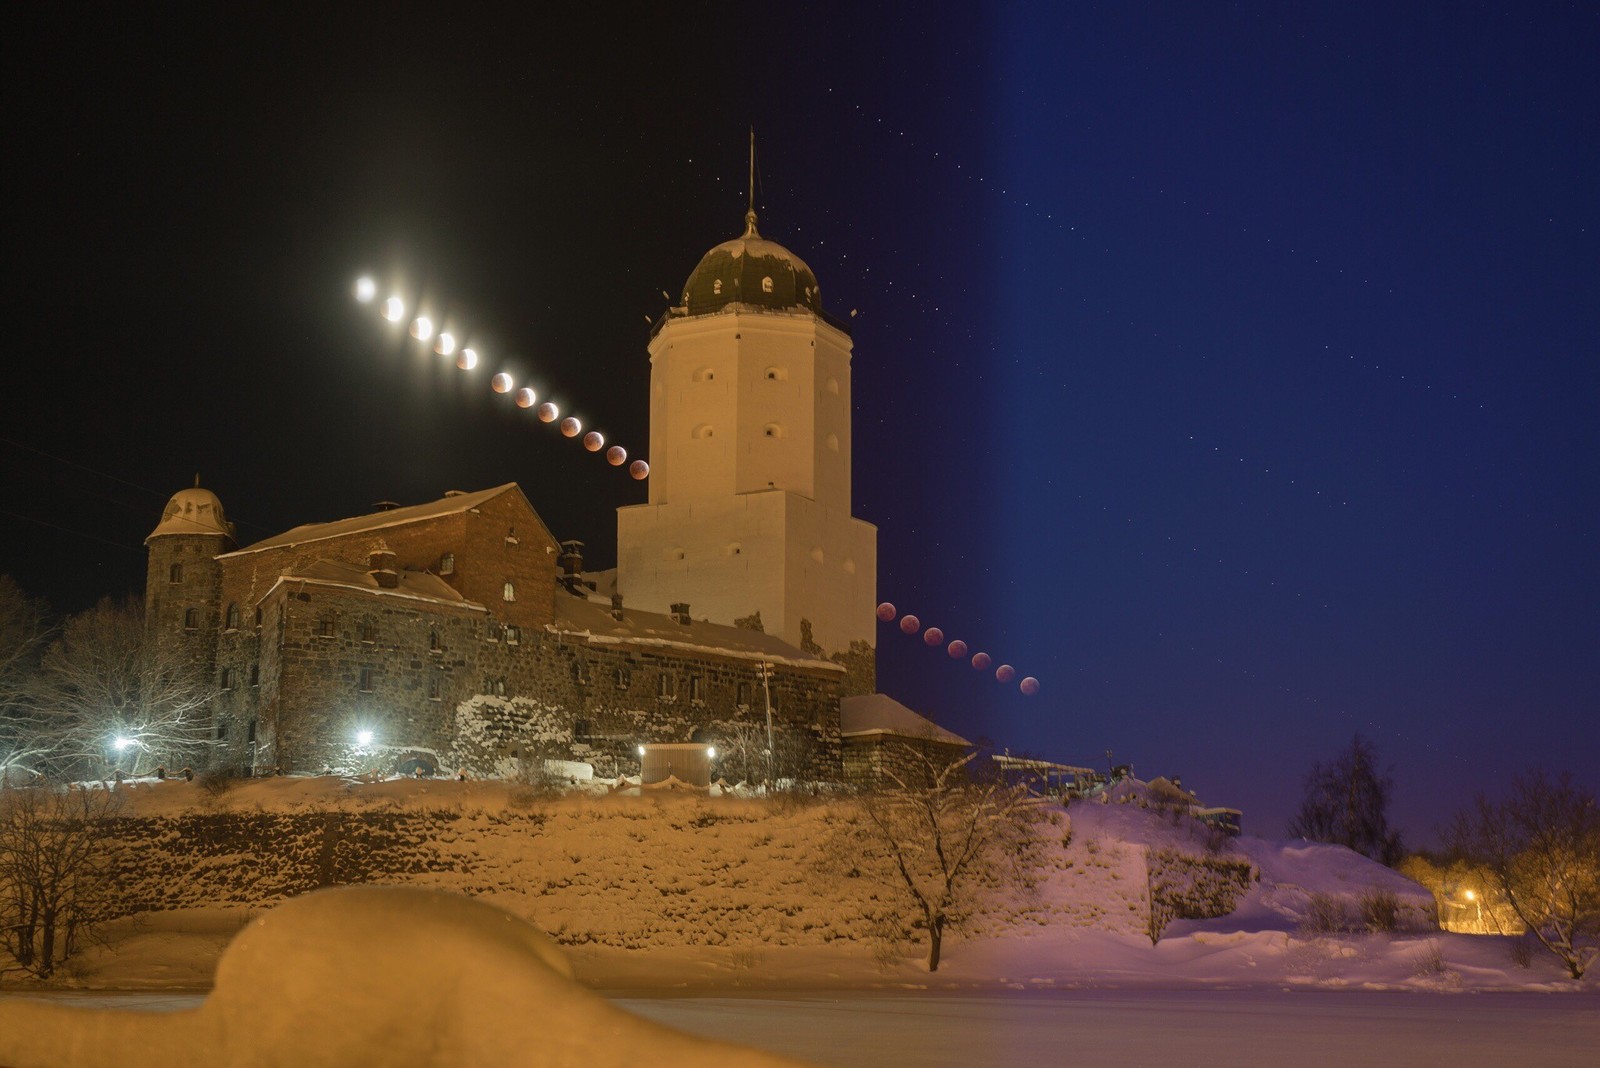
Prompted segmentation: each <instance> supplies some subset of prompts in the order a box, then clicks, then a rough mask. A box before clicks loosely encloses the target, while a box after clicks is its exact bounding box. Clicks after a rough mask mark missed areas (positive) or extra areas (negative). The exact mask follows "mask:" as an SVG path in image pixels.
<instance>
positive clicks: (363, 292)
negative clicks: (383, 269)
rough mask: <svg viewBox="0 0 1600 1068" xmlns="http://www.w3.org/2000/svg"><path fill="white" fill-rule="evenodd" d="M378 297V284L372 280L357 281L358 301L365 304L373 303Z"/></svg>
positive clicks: (361, 279)
mask: <svg viewBox="0 0 1600 1068" xmlns="http://www.w3.org/2000/svg"><path fill="white" fill-rule="evenodd" d="M377 295H378V284H377V283H376V282H374V281H373V280H372V279H370V278H358V279H356V299H357V300H359V301H360V302H361V303H363V304H368V303H371V301H372V298H373V297H375V296H377Z"/></svg>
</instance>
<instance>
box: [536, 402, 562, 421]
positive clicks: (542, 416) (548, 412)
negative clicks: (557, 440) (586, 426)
mask: <svg viewBox="0 0 1600 1068" xmlns="http://www.w3.org/2000/svg"><path fill="white" fill-rule="evenodd" d="M560 414H561V409H559V408H557V407H556V406H555V405H554V404H548V403H546V404H541V405H539V422H541V423H553V422H555V421H556V416H558V415H560Z"/></svg>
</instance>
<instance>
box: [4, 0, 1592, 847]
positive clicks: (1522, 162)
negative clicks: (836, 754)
mask: <svg viewBox="0 0 1600 1068" xmlns="http://www.w3.org/2000/svg"><path fill="white" fill-rule="evenodd" d="M74 18H75V17H74V16H64V15H57V14H54V13H52V14H51V15H50V16H49V18H48V19H47V20H44V21H42V22H41V23H38V24H35V25H31V26H20V27H18V29H17V32H16V33H14V34H13V35H11V37H10V39H9V40H8V41H7V42H6V43H5V46H4V47H5V60H6V62H5V71H6V73H5V74H4V78H5V93H6V110H7V114H8V115H10V116H13V117H14V119H15V127H16V130H15V133H14V138H15V140H14V147H13V151H12V152H11V153H10V154H9V155H10V157H11V160H12V163H11V165H10V167H9V168H8V169H9V170H10V171H11V172H12V173H11V175H10V177H11V178H12V182H11V185H12V186H13V201H12V203H13V219H12V229H13V231H14V234H15V237H14V238H13V240H11V241H10V242H8V259H9V260H10V261H11V263H10V268H11V269H10V270H9V271H8V272H7V273H8V276H9V277H10V278H11V279H12V281H11V282H10V283H9V284H8V290H7V305H8V306H7V313H8V314H7V316H6V321H7V322H8V323H9V324H10V326H11V328H12V331H13V334H12V339H11V340H12V348H11V351H12V357H11V367H12V379H13V386H12V389H11V390H8V393H9V394H10V395H11V399H12V403H11V404H10V405H9V406H8V407H10V408H11V409H12V411H11V414H10V415H8V418H7V421H6V426H5V428H4V429H3V431H0V438H3V439H4V441H3V442H0V456H4V458H5V466H4V470H5V472H6V480H7V482H8V484H10V485H11V487H12V488H11V489H10V490H9V491H8V492H7V494H6V502H7V503H6V505H5V506H4V513H5V514H4V515H3V516H0V522H3V528H0V529H4V530H5V531H6V538H7V542H8V545H7V550H8V551H7V554H6V559H7V560H8V561H10V563H9V564H7V565H6V566H7V567H8V568H9V569H10V570H12V571H13V572H15V573H16V574H17V576H18V578H19V579H20V580H21V581H22V582H23V583H24V584H25V585H27V586H29V587H31V588H33V589H35V590H37V591H38V592H40V593H43V594H46V595H48V596H50V597H51V599H52V600H53V601H55V602H56V603H57V604H58V605H59V606H60V607H61V608H62V609H63V610H75V609H77V608H80V607H83V606H84V605H85V604H87V603H89V602H90V601H92V600H93V599H94V598H95V597H96V596H98V595H100V594H102V593H107V592H120V591H122V590H125V589H131V588H134V587H136V586H137V585H138V584H139V581H140V575H141V567H142V550H141V549H140V547H139V542H140V540H141V539H142V537H143V536H144V534H145V533H147V532H148V529H149V527H150V526H151V525H153V523H154V519H155V516H156V514H157V512H158V511H159V508H160V506H161V503H162V501H163V500H164V499H165V497H166V496H167V495H168V494H169V493H170V492H171V491H172V490H174V489H176V488H178V487H179V486H181V485H183V484H185V483H186V482H187V481H188V480H189V479H190V478H191V477H192V474H193V472H194V471H195V470H199V471H200V472H201V473H202V476H203V478H204V479H205V481H206V483H207V485H209V486H211V487H212V488H213V489H215V490H216V491H217V492H218V493H219V494H220V495H221V496H222V498H223V500H224V503H225V504H226V505H227V506H228V507H229V509H230V510H231V512H232V514H233V516H234V517H235V518H236V519H238V520H239V521H240V523H241V535H242V536H243V537H245V538H256V537H262V536H266V535H267V534H270V533H273V532H275V531H277V530H280V529H283V528H285V527H287V526H290V525H293V524H296V523H300V522H306V521H312V520H318V519H326V518H334V517H337V516H343V515H349V514H355V513H359V512H362V511H365V510H367V508H368V506H369V505H370V503H371V502H373V501H376V500H380V499H384V498H391V499H394V500H398V501H403V502H410V501H420V500H425V499H429V498H431V497H433V496H436V495H437V494H438V493H439V492H441V491H443V490H445V489H452V488H474V487H479V486H486V485H492V484H495V483H498V482H501V481H507V480H512V479H515V480H517V481H519V482H521V483H522V484H523V486H524V488H525V489H526V490H527V492H528V494H529V497H530V498H531V499H532V501H533V502H534V504H535V506H536V507H537V508H538V509H539V510H540V512H541V514H543V515H544V516H545V518H546V520H547V521H548V522H549V524H550V525H551V527H552V528H553V529H554V530H555V532H556V533H557V535H558V536H561V537H581V538H584V539H585V540H587V541H588V542H589V543H590V546H591V558H592V559H594V560H595V562H597V563H609V562H610V558H611V555H612V553H613V552H614V537H615V531H614V525H613V521H612V519H611V515H610V510H611V509H612V508H614V507H615V506H617V505H618V504H624V503H632V502H634V501H636V500H639V499H641V498H642V489H641V488H640V487H638V486H635V485H634V484H632V483H631V482H629V481H628V480H626V479H625V478H617V477H615V473H614V472H611V471H609V469H605V468H604V466H603V465H597V464H595V463H594V462H593V458H591V457H588V456H587V455H585V454H581V453H578V452H577V451H576V450H574V449H573V448H571V443H569V442H565V441H561V440H560V439H556V438H554V437H553V435H551V434H549V433H548V432H547V429H546V428H543V427H541V426H538V425H536V424H531V422H530V421H529V420H527V419H526V418H524V417H523V416H522V413H515V412H514V411H507V410H506V409H505V407H504V406H501V405H496V404H494V403H492V400H491V398H490V397H489V396H488V395H486V391H484V390H483V388H482V385H481V383H469V382H468V381H466V380H464V379H463V377H462V376H460V375H458V374H456V373H455V372H447V371H446V370H444V369H441V368H440V367H438V366H437V365H436V364H435V363H425V362H422V361H421V360H420V359H419V358H417V357H416V356H415V355H414V352H413V350H412V349H410V348H405V347H402V348H395V347H392V346H391V345H389V344H387V343H385V342H384V341H383V340H382V338H383V335H382V334H381V333H379V332H377V331H375V330H374V329H373V326H372V323H371V322H370V321H369V320H368V319H367V318H365V317H363V316H362V315H361V314H359V313H358V312H357V311H356V310H355V308H354V307H353V306H352V305H351V303H350V301H349V299H348V286H349V282H350V280H351V278H353V277H354V276H355V274H356V273H357V272H360V271H363V270H371V271H375V272H378V273H379V274H380V275H385V276H388V275H404V276H405V277H407V278H408V279H410V280H412V281H413V282H414V283H416V284H417V285H418V286H419V287H421V288H422V289H423V290H424V291H426V292H427V293H428V294H429V295H430V296H431V297H433V298H435V299H438V300H441V301H446V302H449V303H450V305H451V307H452V308H453V309H455V310H456V311H457V312H458V313H459V314H460V315H461V316H463V317H464V318H465V319H467V320H470V321H471V322H472V323H473V324H474V328H475V331H476V332H477V338H478V339H479V340H481V342H482V347H484V348H485V349H486V350H490V349H492V350H493V351H496V352H499V353H509V354H512V356H513V357H514V359H515V361H516V362H518V364H519V365H520V366H522V367H524V368H527V369H528V370H529V371H531V372H533V373H536V374H537V375H539V376H541V377H542V378H543V379H545V380H547V381H551V382H557V383H560V388H561V389H562V390H563V391H564V394H565V396H566V397H567V398H569V401H570V403H571V404H575V405H577V406H578V407H579V408H581V409H582V410H583V411H584V412H585V414H587V415H588V416H589V417H590V418H591V420H592V421H594V422H596V423H598V424H599V425H602V426H604V427H605V429H606V430H607V431H608V432H609V433H610V435H611V436H612V437H613V438H614V439H618V440H623V441H624V442H626V443H629V444H630V445H631V446H633V447H635V448H636V449H637V448H638V447H640V446H642V444H643V443H644V441H645V440H646V426H645V410H646V394H645V390H646V386H647V382H648V362H647V359H646V355H645V341H646V329H647V328H646V324H645V317H646V316H655V315H657V314H659V313H660V311H661V309H662V306H663V305H664V301H663V300H662V298H661V291H662V290H667V291H669V292H674V293H676V291H677V290H678V288H679V287H680V286H681V284H682V282H683V279H684V278H685V277H686V276H687V275H688V273H689V271H690V270H691V269H692V268H693V266H694V264H695V262H696V260H697V259H698V258H699V256H700V254H701V253H702V252H703V251H704V250H705V249H706V248H708V247H710V246H711V245H712V244H715V243H716V242H718V241H720V240H723V239H725V238H727V237H730V236H733V235H734V234H735V233H736V232H737V231H738V228H739V221H740V220H739V217H740V214H741V212H742V210H743V197H744V142H745V136H746V134H745V129H746V127H747V126H748V125H749V124H751V123H754V124H755V126H756V129H757V136H758V139H759V141H760V161H761V162H760V171H761V183H760V195H759V197H758V199H759V207H760V209H761V213H762V229H763V232H764V233H765V234H766V235H767V236H770V237H773V238H775V239H777V240H779V241H782V242H784V243H785V244H787V245H789V246H790V247H791V248H792V249H793V250H794V251H795V252H796V253H798V254H799V255H800V256H802V257H803V258H805V259H806V260H807V261H808V262H809V263H810V265H811V266H812V267H813V268H814V269H815V271H816V273H817V275H818V277H819V279H820V281H821V283H822V287H823V297H824V302H825V304H826V305H827V306H828V307H829V309H830V310H831V311H833V312H834V313H835V314H838V315H848V314H849V313H850V312H851V311H852V310H854V311H856V312H857V313H858V314H857V316H856V318H855V319H853V320H852V325H853V328H854V336H855V344H856V356H855V396H856V402H857V411H856V428H855V430H856V442H855V446H856V448H855V476H856V501H857V512H858V514H860V515H861V516H862V517H864V518H866V519H868V520H870V521H872V522H875V523H877V524H878V526H879V539H880V547H879V548H880V570H879V584H880V592H881V595H882V596H883V597H884V598H886V599H890V600H893V601H895V602H896V603H897V604H898V605H901V606H902V607H904V608H908V609H910V610H913V611H915V612H917V613H918V614H919V615H920V616H922V617H923V618H924V620H926V621H928V622H931V623H935V624H937V625H939V626H941V627H942V628H943V629H944V630H945V631H946V632H947V633H948V634H949V635H950V636H952V637H961V638H964V639H965V640H967V641H968V642H969V643H971V644H973V645H974V647H981V648H984V649H987V650H988V651H990V652H992V653H993V654H995V655H996V656H997V657H999V658H1002V659H1004V660H1007V661H1010V662H1012V663H1014V664H1015V665H1016V666H1017V667H1018V668H1019V669H1020V670H1021V671H1022V672H1024V673H1028V674H1033V675H1036V676H1038V677H1039V678H1040V680H1041V681H1042V682H1043V685H1044V689H1043V691H1042V692H1041V693H1040V694H1039V696H1037V697H1035V698H1032V699H1024V698H1022V697H1021V696H1020V695H1018V694H1017V693H1016V691H1015V689H1014V688H1013V689H1009V690H1008V689H1005V688H1002V687H1000V686H998V685H996V684H994V683H993V682H991V681H986V680H984V679H982V678H979V677H978V676H977V675H976V674H975V673H973V672H971V671H970V669H967V668H963V667H960V666H959V665H954V664H951V663H949V662H948V661H947V660H946V659H945V658H943V657H942V656H938V655H936V654H934V653H932V652H930V651H929V650H927V649H926V648H925V647H923V646H922V645H921V644H920V643H915V642H913V641H912V640H910V639H905V638H903V637H902V636H900V635H899V634H898V632H886V633H885V634H884V640H883V642H882V644H881V646H880V683H881V685H882V686H883V688H884V689H886V690H888V691H890V692H892V693H894V694H896V695H897V696H899V697H901V698H902V699H904V700H906V701H907V702H908V703H910V704H912V705H913V706H915V707H918V708H919V709H922V710H925V711H926V712H928V713H929V714H930V715H932V716H933V717H934V718H936V719H937V720H939V721H940V722H941V723H943V724H945V725H947V726H949V727H951V728H953V729H955V730H957V731H960V732H962V733H965V734H967V735H969V736H972V737H984V738H988V739H992V740H994V741H995V742H997V743H999V744H1001V745H1008V746H1010V747H1011V748H1012V749H1013V750H1016V751H1027V752H1031V753H1037V754H1039V755H1045V756H1050V757H1054V758H1056V759H1061V760H1066V761H1072V762H1083V763H1093V764H1100V763H1102V762H1103V760H1104V752H1105V750H1106V749H1112V750H1113V751H1114V752H1115V754H1116V758H1117V760H1118V761H1119V762H1120V761H1123V760H1129V761H1132V762H1133V763H1134V764H1135V766H1136V767H1137V769H1138V770H1139V771H1140V773H1141V774H1145V775H1154V774H1158V773H1166V774H1174V773H1175V774H1181V775H1182V776H1183V777H1184V779H1185V781H1186V783H1188V784H1189V785H1191V786H1193V787H1195V788H1196V789H1198V790H1199V791H1200V793H1201V794H1202V796H1203V797H1205V798H1206V799H1207V800H1209V801H1212V802H1215V803H1222V804H1234V805H1238V806H1239V807H1242V808H1244V809H1245V810H1246V819H1247V823H1248V825H1250V826H1252V827H1253V828H1255V829H1258V830H1262V831H1266V832H1276V831H1278V830H1280V829H1281V827H1282V824H1283V822H1284V820H1285V819H1286V817H1287V816H1288V815H1289V814H1290V812H1291V811H1292V808H1293V806H1294V804H1295V802H1296V800H1297V797H1298V793H1299V780H1300V777H1301V776H1302V775H1303V773H1304V772H1305V770H1306V769H1307V768H1308V767H1309V765H1310V764H1311V762H1312V761H1314V760H1317V759H1322V758H1326V757H1328V756H1330V755H1331V754H1332V753H1333V752H1334V751H1335V750H1337V749H1338V748H1339V747H1340V746H1342V745H1343V744H1344V743H1346V742H1347V741H1348V740H1349V738H1350V736H1351V735H1352V734H1353V733H1355V732H1356V731H1360V732H1362V733H1364V734H1366V735H1368V736H1370V737H1371V738H1372V739H1373V740H1374V741H1375V742H1376V743H1377V744H1378V746H1379V749H1380V752H1381V753H1382V755H1383V757H1384V758H1385V760H1387V761H1388V762H1390V763H1391V764H1392V765H1393V770H1394V773H1395V776H1396V779H1397V798H1396V815H1397V816H1398V817H1399V820H1400V822H1401V824H1402V826H1403V827H1404V828H1405V830H1406V831H1407V832H1408V834H1409V835H1410V836H1411V837H1412V838H1414V839H1416V840H1419V841H1424V842H1425V841H1427V840H1429V839H1430V838H1431V837H1432V832H1433V828H1434V826H1435V825H1436V824H1437V823H1438V822H1439V821H1440V820H1442V819H1443V818H1445V817H1446V816H1447V815H1448V813H1449V812H1450V811H1451V810H1453V809H1454V808H1455V807H1457V806H1458V805H1459V804H1461V803H1462V802H1464V801H1465V800H1466V799H1467V797H1468V796H1469V795H1470V793H1471V792H1472V791H1473V790H1475V789H1478V788H1482V787H1491V788H1492V787H1493V785H1494V784H1495V782H1496V781H1497V780H1499V779H1501V778H1502V777H1504V776H1507V775H1509V774H1510V773H1512V772H1515V771H1517V770H1520V769H1521V768H1523V767H1525V766H1527V765H1530V764H1534V763H1543V764H1545V765H1547V766H1549V767H1552V768H1571V769H1573V770H1575V771H1578V772H1579V773H1580V774H1582V775H1586V776H1589V777H1591V778H1592V776H1593V774H1594V772H1593V769H1594V768H1595V767H1597V766H1600V729H1597V728H1596V726H1595V719H1596V713H1597V712H1600V696H1597V695H1600V623H1597V621H1596V609H1597V606H1600V563H1597V561H1600V551H1597V550H1600V539H1597V527H1600V505H1597V500H1600V463H1597V462H1596V460H1595V458H1596V457H1597V456H1600V428H1597V419H1596V412H1597V410H1600V370H1597V356H1600V312H1597V310H1596V298H1597V295H1600V250H1597V247H1596V244H1597V242H1596V234H1597V225H1600V219H1597V214H1600V211H1597V206H1600V188H1597V187H1600V177H1597V166H1600V148H1597V146H1600V122H1597V110H1600V105H1597V101H1600V77H1597V75H1596V73H1595V70H1596V64H1595V61H1594V57H1595V56H1596V55H1600V47H1597V46H1600V31H1597V25H1596V22H1597V15H1596V9H1595V8H1594V7H1593V6H1592V5H1577V4H1550V5H1531V6H1530V5H1519V6H1517V7H1516V8H1515V9H1511V10H1506V9H1499V8H1486V7H1481V6H1467V5H1438V6H1431V7H1424V6H1420V5H1401V6H1400V8H1399V9H1398V10H1397V9H1395V8H1394V6H1393V5H1387V4H1358V5H1339V6H1338V7H1322V6H1317V7H1303V6H1299V5H1285V4H1261V5H1227V6H1223V5H1187V4H1174V5H1169V6H1163V5H1148V4H1114V5H1103V6H1098V7H1095V6H1088V5H1053V4H1042V5H1003V6H1002V5H993V6H991V7H980V8H976V9H974V8H973V7H972V6H970V5H962V6H954V5H951V6H949V7H947V8H940V7H939V6H938V5H932V6H930V5H927V4H920V5H915V6H911V5H908V6H906V7H904V8H900V9H891V10H887V11H883V10H880V11H875V12H872V13H869V14H866V15H863V14H860V13H857V12H854V11H853V10H852V5H837V6H835V5H828V4H823V5H808V6H806V7H804V8H792V7H791V8H785V9H784V10H782V11H774V12H769V13H766V14H762V15H752V14H750V13H749V12H747V11H745V10H744V9H743V8H741V7H738V6H711V7H706V8H701V9H688V10H686V11H685V10H674V11H673V12H671V13H661V14H638V15H623V14H617V13H615V12H611V11H607V12H605V13H604V14H603V17H601V18H597V19H595V20H593V21H591V22H588V23H586V24H577V23H569V24H555V23H551V22H549V21H547V20H540V19H536V18H533V17H531V16H522V17H520V21H519V20H518V19H512V20H507V19H505V18H502V17H500V16H498V15H492V14H488V13H483V14H471V13H468V14H461V13H458V12H453V11H452V12H446V11H443V10H440V11H437V12H433V13H430V14H428V15H426V16H421V15H417V14H406V13H397V12H395V11H393V10H392V9H373V10H372V11H370V12H361V13H357V12H349V13H345V14H342V15H340V16H338V18H337V19H336V20H334V21H329V17H328V16H327V15H325V14H323V13H320V12H318V11H316V10H315V9H306V10H305V11H299V12H295V11H284V12H279V13H275V14H272V15H263V16H259V17H258V18H256V19H249V18H244V17H238V16H198V15H195V16H166V15H160V16H152V15H150V14H149V13H143V14H140V15H138V16H133V15H129V16H124V17H121V18H120V19H119V17H117V16H105V15H102V14H96V15H94V16H92V17H91V16H77V17H76V18H77V21H76V22H74V21H73V19H74ZM434 359H435V361H437V358H434ZM30 450H43V452H44V453H46V454H48V455H41V454H40V453H39V452H35V451H30ZM63 461H66V462H63ZM74 465H76V466H74ZM108 476H109V477H108ZM117 480H121V481H117Z"/></svg>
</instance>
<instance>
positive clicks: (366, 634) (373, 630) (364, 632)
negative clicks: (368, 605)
mask: <svg viewBox="0 0 1600 1068" xmlns="http://www.w3.org/2000/svg"><path fill="white" fill-rule="evenodd" d="M361 640H362V641H364V642H366V643H367V644H368V645H371V644H372V643H373V642H376V641H377V640H378V625H377V624H376V623H374V622H373V621H372V620H370V619H363V620H362V621H361Z"/></svg>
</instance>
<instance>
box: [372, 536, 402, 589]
mask: <svg viewBox="0 0 1600 1068" xmlns="http://www.w3.org/2000/svg"><path fill="white" fill-rule="evenodd" d="M394 563H395V555H394V551H393V550H392V549H390V548H389V546H387V545H386V544H384V543H383V542H381V541H380V542H378V543H377V544H376V545H374V546H373V547H372V548H371V549H369V550H368V551H367V574H369V575H371V576H372V579H373V581H374V582H376V583H377V584H378V588H379V589H381V590H392V589H394V588H395V587H397V586H399V585H400V573H399V572H398V571H396V570H395V566H394Z"/></svg>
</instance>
